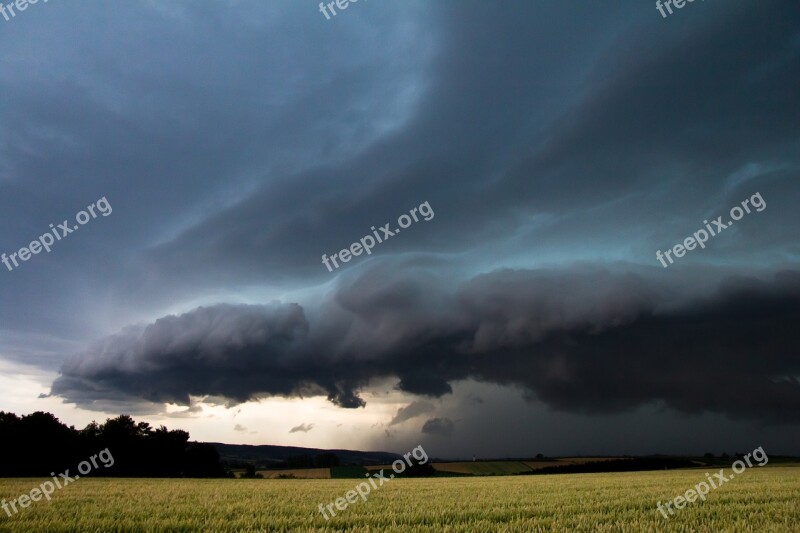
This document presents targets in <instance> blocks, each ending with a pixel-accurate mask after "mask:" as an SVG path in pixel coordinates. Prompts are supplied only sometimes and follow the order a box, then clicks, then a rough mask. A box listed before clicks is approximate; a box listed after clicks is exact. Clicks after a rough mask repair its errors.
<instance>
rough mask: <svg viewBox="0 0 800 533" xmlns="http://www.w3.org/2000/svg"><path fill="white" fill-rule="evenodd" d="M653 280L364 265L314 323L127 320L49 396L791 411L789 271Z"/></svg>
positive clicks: (253, 318) (795, 315)
mask: <svg viewBox="0 0 800 533" xmlns="http://www.w3.org/2000/svg"><path fill="white" fill-rule="evenodd" d="M655 287H660V288H655ZM664 287H665V285H664V284H663V280H662V283H658V284H657V283H654V282H652V281H648V279H647V278H646V277H644V276H643V275H640V274H634V273H612V272H609V271H607V270H602V269H595V270H580V269H571V270H570V269H567V270H560V271H555V270H537V271H531V270H524V271H521V270H514V271H512V270H502V271H497V272H494V273H491V274H485V275H482V276H479V277H476V278H474V279H471V280H468V281H467V282H466V283H464V284H462V285H460V286H458V287H450V286H448V285H447V284H445V283H440V282H438V281H436V280H433V279H428V278H425V277H424V276H413V277H412V275H408V276H405V277H404V276H402V275H396V276H395V277H386V272H384V271H380V270H377V269H373V270H369V271H367V272H366V273H364V274H363V275H361V276H359V277H357V278H354V279H353V280H351V281H350V282H348V283H343V284H342V285H341V286H340V287H339V289H338V290H337V291H336V292H335V294H334V296H333V297H332V298H331V299H330V300H327V301H326V302H324V303H323V304H321V307H320V309H319V310H318V311H319V312H317V313H314V316H319V317H320V318H319V319H318V320H317V321H316V322H315V323H314V324H311V323H310V322H309V320H308V319H307V318H306V313H305V312H304V310H303V309H302V308H301V307H300V306H299V305H297V304H279V305H271V306H233V305H219V306H214V307H203V308H199V309H196V310H194V311H191V312H189V313H186V314H184V315H181V316H169V317H165V318H162V319H159V320H157V321H156V322H155V323H153V324H151V325H149V326H146V327H138V328H130V329H128V330H125V331H123V332H122V333H119V334H117V335H113V336H110V337H108V338H106V339H104V340H102V341H100V342H98V343H96V344H95V345H93V346H91V347H90V348H89V349H88V350H87V351H85V352H84V353H82V354H80V355H78V356H76V357H74V358H72V359H70V360H69V361H68V362H67V363H65V364H64V366H63V368H62V370H61V374H62V375H61V376H60V377H59V378H58V379H57V380H56V381H55V382H54V383H53V387H52V393H53V394H54V395H58V396H62V397H64V398H66V399H67V400H68V401H73V402H76V403H81V404H88V403H90V402H91V401H92V400H108V399H114V398H117V397H133V398H140V399H145V400H149V401H153V402H173V403H182V404H188V403H189V401H190V397H191V396H206V395H211V396H221V397H224V398H226V399H228V401H229V402H231V403H239V402H245V401H248V400H251V399H255V398H259V397H264V396H271V395H279V396H286V397H307V396H310V395H320V394H321V395H327V397H328V399H329V400H331V401H332V402H333V403H335V404H337V405H339V406H341V407H347V408H353V407H360V406H363V405H364V400H363V399H362V398H361V397H360V396H359V391H360V390H361V389H363V388H364V387H366V386H368V384H369V382H370V381H371V380H373V379H376V378H386V377H395V378H397V379H398V387H399V388H400V389H402V390H404V391H406V392H409V393H414V394H418V395H422V396H428V397H438V396H441V395H443V394H446V393H448V392H450V391H451V388H450V384H451V383H452V382H454V381H457V380H464V379H476V380H479V381H485V382H491V383H497V384H501V385H507V386H516V387H519V388H521V389H522V390H523V391H525V393H526V394H527V395H529V396H530V397H531V398H536V399H538V400H541V401H543V402H545V403H546V404H548V405H549V406H551V407H552V408H554V409H559V410H565V411H571V412H621V411H626V410H630V409H633V408H635V407H637V406H640V405H644V404H647V403H651V402H656V401H660V402H664V403H665V404H666V405H667V406H669V407H672V408H674V409H677V410H679V411H684V412H691V413H698V412H703V411H713V412H719V413H726V414H728V415H730V416H732V417H738V418H758V419H770V420H772V421H778V422H780V421H789V420H791V421H797V420H800V383H799V382H798V376H800V361H798V360H797V358H796V353H795V350H796V347H797V346H798V345H800V342H799V341H800V333H798V331H797V328H796V327H795V324H796V323H797V320H798V319H799V318H800V273H798V272H787V273H783V274H779V275H777V276H776V277H775V278H774V279H772V280H770V281H759V280H756V279H745V278H739V279H731V280H728V281H725V282H722V283H720V284H719V287H718V289H717V290H715V291H713V292H710V293H709V294H708V295H707V296H704V297H703V298H699V296H698V297H692V296H691V295H684V296H685V298H686V300H685V302H686V303H685V304H681V303H680V302H681V301H682V300H681V298H680V297H678V296H676V295H675V294H673V293H671V292H670V291H669V290H667V289H665V288H664ZM676 302H678V303H676ZM398 416H400V413H398Z"/></svg>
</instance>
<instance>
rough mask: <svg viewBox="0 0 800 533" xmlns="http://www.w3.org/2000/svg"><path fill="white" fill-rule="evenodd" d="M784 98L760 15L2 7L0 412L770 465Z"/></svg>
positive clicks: (773, 40)
mask: <svg viewBox="0 0 800 533" xmlns="http://www.w3.org/2000/svg"><path fill="white" fill-rule="evenodd" d="M799 84H800V5H799V4H798V3H797V2H793V1H790V0H769V1H763V2H761V1H760V2H755V1H750V0H748V1H740V0H728V1H725V2H717V1H715V2H711V1H709V2H695V3H687V4H686V5H685V6H684V7H683V8H682V9H680V10H675V12H674V13H673V14H671V15H668V16H666V17H664V16H662V15H661V14H660V13H659V11H658V10H657V8H656V7H655V6H654V4H653V3H652V2H640V1H633V0H623V1H619V2H613V3H611V2H588V1H585V0H580V1H579V0H565V1H561V2H552V1H546V0H525V1H523V0H519V1H517V0H512V1H509V2H503V3H502V4H498V3H494V2H478V1H476V0H459V1H455V0H442V1H437V2H432V1H426V2H422V1H415V0H404V1H399V0H383V1H376V0H373V1H367V0H361V1H360V2H358V3H352V4H350V5H349V6H348V7H347V8H346V9H345V10H341V9H338V10H337V14H336V15H335V16H331V15H330V14H329V15H327V16H326V15H325V14H324V13H322V12H321V11H320V8H319V6H318V4H317V3H314V2H310V1H305V0H303V1H298V0H291V1H290V0H274V1H270V2H261V1H256V0H217V1H213V2H212V1H206V0H202V1H196V0H193V1H188V0H171V1H168V2H167V1H160V0H159V1H157V0H135V1H129V2H125V3H117V2H114V3H109V2H102V1H100V0H85V1H82V2H80V3H79V4H76V3H68V2H62V1H57V0H53V1H51V2H48V3H43V2H39V3H37V4H35V5H30V6H29V7H28V9H26V10H25V11H23V12H18V13H16V16H13V17H10V18H9V20H8V21H6V20H4V19H3V18H0V94H1V95H2V97H0V217H1V218H2V224H0V253H4V254H6V255H5V256H4V257H6V258H7V262H8V264H7V265H5V264H2V265H0V410H5V411H12V412H16V413H18V414H27V413H30V412H34V411H49V412H52V413H54V414H55V415H56V416H58V417H59V418H60V419H61V420H62V421H64V422H65V423H68V424H74V425H75V426H77V427H82V426H83V425H85V424H87V423H88V422H90V421H92V420H99V421H102V420H105V419H106V418H108V417H112V416H116V415H118V414H120V413H127V414H131V415H133V416H135V417H136V418H137V419H140V420H146V421H148V422H150V423H151V424H153V425H161V424H165V425H167V426H168V427H170V428H181V429H186V430H188V431H189V432H190V433H191V435H192V438H194V439H198V440H203V441H214V442H228V443H243V444H280V445H295V446H309V447H318V448H350V449H361V450H367V449H369V450H387V451H395V452H403V451H407V450H410V449H412V448H413V447H415V446H417V445H420V444H422V445H424V446H425V449H426V450H427V451H428V453H429V454H430V455H431V456H440V457H450V458H456V457H472V456H478V457H522V456H532V455H535V454H537V453H545V454H547V455H574V454H581V455H591V454H617V455H619V454H650V453H705V452H709V451H710V452H713V453H722V452H727V453H735V452H738V451H746V450H750V449H754V448H756V447H758V446H762V447H764V449H765V451H767V453H770V454H773V455H777V454H800V447H798V446H799V445H798V443H799V442H800V359H799V358H798V347H800V333H798V329H797V326H796V325H797V322H798V319H800V243H799V242H798V228H800V210H798V208H797V206H798V203H800V181H798V178H800V150H799V149H800V120H798V119H800V98H798V85H799ZM89 206H92V208H93V209H92V210H90V209H88V208H89ZM732 208H736V209H733V210H732ZM403 215H405V216H403ZM737 218H738V220H734V219H737ZM62 221H63V222H62ZM64 222H66V223H67V224H64V225H63V226H62V224H63V223H64ZM387 224H389V225H388V226H387ZM51 225H52V226H51ZM59 228H61V229H59ZM75 228H78V229H75ZM383 228H385V229H383ZM397 230H401V231H397ZM45 234H49V235H52V237H45ZM704 234H705V235H704ZM33 241H39V243H40V244H41V245H42V246H39V245H33V246H32V245H31V243H32V242H33ZM50 241H53V242H52V243H50ZM700 241H702V242H700ZM45 243H48V247H49V248H51V249H50V251H49V252H48V251H47V250H46V249H44V248H45V247H44V246H43V245H44V244H45ZM676 245H680V246H678V247H677V248H676ZM23 248H28V249H29V252H28V253H24V252H23V251H22V249H23ZM367 248H369V253H366V252H367V250H366V249H367ZM345 249H348V250H349V251H350V253H349V254H348V253H341V251H343V250H345ZM34 252H38V253H34ZM668 252H669V253H668ZM12 254H17V255H16V256H14V258H13V259H11V258H10V256H12ZM332 257H333V258H334V259H335V261H333V260H332V259H331V258H332ZM326 261H327V266H326ZM334 265H336V266H334ZM665 265H666V266H665Z"/></svg>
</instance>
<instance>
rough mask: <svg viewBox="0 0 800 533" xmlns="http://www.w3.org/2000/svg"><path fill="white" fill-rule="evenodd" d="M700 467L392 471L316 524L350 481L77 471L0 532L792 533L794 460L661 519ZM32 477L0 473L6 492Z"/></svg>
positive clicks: (799, 488)
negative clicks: (439, 473)
mask: <svg viewBox="0 0 800 533" xmlns="http://www.w3.org/2000/svg"><path fill="white" fill-rule="evenodd" d="M704 473H705V471H704V470H680V471H657V472H636V473H612V474H572V475H553V476H507V477H466V478H465V477H456V478H432V479H395V480H392V481H390V482H388V483H386V484H385V485H384V486H383V487H381V488H379V489H377V490H376V491H374V492H373V493H372V494H371V495H370V496H369V498H368V500H367V501H366V502H361V501H360V500H359V501H358V503H355V504H352V505H350V507H348V508H347V509H346V510H344V511H341V512H339V514H338V516H336V517H335V518H332V519H331V521H330V522H326V521H325V519H324V518H323V517H322V515H321V514H320V513H319V512H318V508H317V507H318V504H320V503H328V502H331V501H333V500H335V499H336V498H338V497H342V496H344V494H345V492H346V491H348V490H351V489H353V487H354V486H355V484H356V482H357V480H352V479H351V480H335V479H334V480H303V479H297V480H292V479H290V480H269V479H264V480H236V479H229V480H167V479H163V480H162V479H156V480H133V479H130V480H128V479H122V480H104V479H88V478H87V479H80V480H79V481H77V482H75V483H73V484H71V485H69V486H68V487H65V488H64V489H63V490H61V491H59V492H57V493H56V495H55V498H54V499H53V501H52V502H50V503H48V502H45V501H40V502H35V503H33V504H32V505H31V506H30V507H29V508H27V509H23V510H21V512H20V513H19V514H18V515H15V516H13V517H11V518H9V517H7V516H5V514H3V515H2V516H0V531H13V532H28V531H37V532H49V531H53V532H54V531H104V532H105V531H134V530H135V531H351V532H368V531H369V532H376V531H381V532H396V533H400V532H404V533H405V532H410V533H415V532H417V533H422V532H430V533H433V532H440V531H448V532H475V533H486V532H490V531H509V532H520V533H522V532H526V533H527V532H536V531H561V532H566V531H586V532H589V531H592V532H594V531H601V532H602V531H606V532H611V531H614V532H617V531H636V532H640V531H714V532H731V533H733V532H737V533H738V532H748V531H773V532H777V531H786V532H789V531H798V524H800V468H792V467H775V468H772V467H765V468H753V469H750V470H747V471H746V472H745V473H743V474H741V475H740V476H737V477H736V479H732V480H731V481H730V482H729V483H727V484H725V485H724V486H722V487H720V488H719V489H717V490H715V491H712V492H711V494H709V496H708V500H707V501H706V502H699V501H698V502H696V503H693V504H690V505H688V507H687V508H685V509H683V510H681V511H679V512H678V514H677V516H675V517H673V518H670V519H669V520H665V519H664V518H663V517H662V516H661V515H660V514H659V513H658V512H657V511H656V508H655V505H656V502H657V501H658V500H662V501H663V500H667V499H672V498H674V497H675V496H677V495H679V494H681V493H683V492H685V491H686V489H688V488H690V487H692V486H694V485H695V484H697V483H698V482H700V481H702V480H703V479H705V476H704ZM38 482H39V481H37V480H33V479H5V480H0V497H2V498H5V499H10V498H16V497H17V496H19V495H20V494H22V493H26V492H28V491H30V489H31V488H33V487H34V486H36V485H37V484H38Z"/></svg>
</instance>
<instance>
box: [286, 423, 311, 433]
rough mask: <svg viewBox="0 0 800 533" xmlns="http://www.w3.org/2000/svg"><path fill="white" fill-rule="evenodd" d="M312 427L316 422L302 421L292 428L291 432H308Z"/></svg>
mask: <svg viewBox="0 0 800 533" xmlns="http://www.w3.org/2000/svg"><path fill="white" fill-rule="evenodd" d="M312 429H314V424H306V423H302V424H300V425H299V426H295V427H293V428H292V429H290V430H289V433H298V432H302V433H308V432H309V431H311V430H312Z"/></svg>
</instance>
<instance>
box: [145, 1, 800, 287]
mask: <svg viewBox="0 0 800 533" xmlns="http://www.w3.org/2000/svg"><path fill="white" fill-rule="evenodd" d="M706 7H708V6H706ZM561 9H562V8H557V7H552V6H547V7H545V5H544V4H542V3H527V4H524V3H512V4H506V5H504V7H503V9H497V7H496V6H495V5H493V4H477V3H474V4H473V3H471V4H469V9H463V10H459V11H457V12H456V13H451V14H450V15H451V17H450V18H449V19H448V20H447V21H446V22H443V23H442V31H443V35H444V38H443V39H442V41H443V44H442V46H441V51H440V53H439V54H438V56H437V57H436V58H435V59H434V60H433V64H434V65H435V66H436V67H438V68H435V69H432V70H431V72H430V78H429V79H428V80H426V84H427V86H428V87H429V88H428V89H427V90H426V91H425V93H424V98H423V99H422V101H421V102H420V104H419V106H418V107H417V108H416V110H417V113H416V114H415V115H414V116H413V118H412V119H411V120H409V122H408V123H407V124H406V125H404V127H403V128H402V129H401V130H400V131H398V132H397V134H395V135H393V136H391V137H389V138H388V139H386V140H385V141H383V142H380V143H376V144H375V145H374V146H371V147H369V149H368V150H366V151H365V152H363V153H360V154H358V155H357V156H356V157H353V158H350V159H348V160H347V161H345V162H344V163H342V164H339V165H333V166H328V167H324V168H323V169H318V170H315V171H314V172H310V173H300V174H297V175H295V176H294V177H293V179H292V180H291V181H287V182H285V183H282V184H280V185H279V186H278V187H277V188H276V186H275V185H274V184H272V185H270V186H269V187H268V188H265V189H264V190H262V191H257V192H255V193H254V194H253V195H252V196H250V197H249V198H248V199H247V200H246V201H245V202H242V203H241V204H238V205H236V206H234V207H232V208H231V209H229V210H228V211H226V212H223V213H221V214H220V215H219V216H218V217H216V218H214V219H211V220H208V221H206V222H204V223H201V224H199V225H198V226H196V227H195V228H192V229H191V230H189V231H187V232H186V233H185V234H182V235H180V236H178V237H177V238H176V239H175V240H174V241H171V242H169V243H168V244H165V245H163V246H161V247H159V248H157V249H153V250H151V252H150V253H149V254H148V261H149V263H148V264H149V265H150V268H155V269H157V270H163V271H167V272H184V271H186V270H187V269H188V268H190V269H191V270H192V272H194V273H196V274H198V275H202V276H206V277H208V276H209V275H210V274H211V273H213V272H220V271H221V270H222V268H221V267H222V265H225V272H226V273H225V274H224V275H226V276H242V275H248V276H249V275H255V276H256V279H264V280H271V281H274V280H276V279H279V278H281V279H285V278H295V277H297V276H302V277H305V278H306V279H310V278H315V277H319V278H323V277H324V276H326V275H327V272H325V270H324V269H322V268H321V267H320V263H319V259H318V258H319V256H320V255H321V254H322V253H326V252H327V253H332V252H335V251H338V250H339V249H341V248H343V247H345V246H347V245H348V244H349V243H350V242H352V241H353V240H354V239H357V238H358V237H359V236H361V235H363V234H364V233H365V231H366V230H367V228H368V227H369V226H370V225H373V224H379V223H383V222H385V221H390V220H392V219H393V218H394V217H396V216H397V215H398V214H399V213H401V212H403V211H405V210H407V209H408V208H410V207H413V206H415V205H417V204H418V203H419V202H421V201H424V200H429V201H430V202H431V204H432V205H433V206H434V208H436V209H437V210H438V211H437V213H440V215H439V216H438V217H437V222H436V225H435V227H434V226H431V227H430V228H427V227H426V228H425V229H424V231H422V230H421V229H420V231H417V232H416V233H415V235H414V238H413V239H397V240H395V241H393V242H392V243H391V244H390V245H387V246H385V247H384V248H383V249H382V250H379V251H378V253H390V252H400V251H406V250H409V249H413V250H416V251H420V250H422V251H428V252H443V251H458V252H469V251H474V250H479V249H481V248H484V247H486V246H487V244H488V243H492V242H495V240H499V241H500V242H499V243H498V244H497V246H498V247H499V249H500V251H501V253H510V252H511V250H512V249H513V244H512V242H513V239H512V238H511V237H510V235H511V234H512V233H514V231H515V230H520V231H521V234H522V235H526V233H527V239H526V241H527V242H528V243H530V248H531V250H532V252H533V251H535V250H536V249H537V248H538V249H548V248H551V247H552V248H554V249H555V251H554V252H553V253H556V254H557V253H559V252H561V253H562V255H563V254H564V253H568V254H574V252H573V250H574V249H575V248H578V247H582V249H583V250H584V255H586V256H596V255H597V254H602V253H603V251H602V245H603V244H607V245H608V247H609V248H610V247H612V246H618V240H617V239H616V238H615V235H616V234H618V233H619V232H620V230H621V229H622V230H624V231H625V233H626V238H627V239H628V240H629V242H630V246H629V247H628V248H629V249H630V248H635V249H636V251H637V252H638V253H640V254H641V255H640V256H637V257H636V258H635V260H637V261H641V262H643V261H647V260H650V258H651V257H652V256H653V254H654V251H655V248H657V247H658V246H661V245H663V246H667V245H669V244H672V243H673V242H672V241H674V240H675V239H677V238H679V237H683V235H684V234H685V232H686V231H688V230H687V226H686V225H687V221H691V224H692V225H694V224H697V223H698V222H700V221H701V220H703V218H704V217H705V216H708V215H710V212H709V211H711V210H714V209H717V210H719V209H725V208H727V207H728V206H729V205H734V204H735V203H738V202H739V201H741V199H742V198H744V197H749V196H750V195H751V194H752V193H754V192H755V191H756V190H761V191H762V193H763V194H764V196H765V197H770V198H773V199H774V201H775V202H776V203H775V207H776V209H775V210H773V211H771V212H770V218H769V220H768V221H757V222H754V223H753V224H751V225H750V226H746V227H743V228H742V229H741V230H737V231H740V235H741V238H739V239H737V240H736V241H734V242H729V243H723V244H721V245H720V246H719V247H718V250H717V254H718V258H719V259H726V258H730V259H735V258H742V257H743V256H744V257H749V255H747V251H748V247H749V246H751V245H752V244H754V243H758V244H760V247H761V248H762V249H763V250H764V251H765V252H766V251H769V252H770V253H776V252H780V253H783V252H784V251H785V246H786V245H787V243H788V242H790V241H791V240H792V236H791V229H790V228H793V227H797V224H798V223H800V215H798V212H797V210H796V209H792V208H791V206H792V205H793V204H794V203H796V202H797V201H798V200H800V186H798V185H797V184H798V183H800V182H798V180H797V168H798V165H800V161H798V157H797V153H798V148H800V128H798V127H797V121H796V119H795V117H796V116H800V103H799V101H798V99H797V98H796V96H795V92H796V91H795V84H793V83H792V82H791V81H790V80H794V79H798V77H800V51H798V48H797V44H796V43H797V39H798V31H797V28H798V27H800V7H798V6H797V4H796V3H792V2H781V1H778V2H768V3H761V4H753V3H751V2H747V3H745V2H733V3H731V4H730V5H729V4H725V5H724V6H723V5H718V6H715V9H714V11H713V13H712V12H711V9H710V8H709V9H706V8H704V9H703V10H702V11H701V10H696V13H693V16H692V17H691V18H684V19H683V21H682V22H681V21H670V24H665V23H664V21H661V20H658V19H656V20H655V21H654V20H653V19H652V14H653V13H649V12H648V13H647V14H648V15H649V17H647V18H644V17H643V18H642V20H639V18H638V16H639V11H638V10H635V9H633V8H632V7H631V6H630V5H628V6H622V5H620V4H615V5H614V6H611V5H608V4H606V5H602V6H600V5H597V6H594V7H589V6H587V5H582V6H581V8H580V9H578V10H577V11H575V6H569V9H570V12H571V13H573V14H574V13H580V16H575V17H573V16H570V17H566V16H564V14H563V13H562V12H561ZM563 9H567V8H563ZM653 11H654V12H655V10H653ZM623 12H624V13H626V14H627V15H629V17H631V18H630V19H627V20H630V22H627V23H626V24H623V23H621V22H616V25H615V23H614V21H611V20H608V19H609V18H611V17H612V16H613V15H620V20H626V19H625V17H623V16H621V15H622V13H623ZM656 16H658V15H657V13H656ZM487 20H492V21H493V23H492V24H488V23H487ZM554 20H558V26H555V27H550V28H540V29H539V31H536V32H534V31H530V28H529V26H528V25H529V24H530V23H531V21H533V22H532V23H533V24H542V25H544V23H545V21H550V22H553V21H554ZM587 20H593V21H594V22H595V25H591V24H587ZM601 21H602V22H604V23H605V24H606V25H605V26H603V27H604V28H607V29H609V28H615V29H618V28H619V29H620V31H621V28H623V27H624V29H625V34H624V37H620V36H616V38H615V39H613V40H612V42H611V43H610V44H607V46H608V49H606V50H604V53H603V54H598V51H597V49H596V48H597V45H598V42H603V43H606V42H607V41H606V40H603V39H601V38H600V37H599V36H597V35H595V32H597V31H598V27H600V26H598V24H600V22H601ZM654 22H655V24H654ZM673 22H674V23H673ZM566 30H568V31H566ZM565 31H566V33H568V34H570V35H571V36H570V38H569V43H567V42H566V41H563V40H562V39H561V38H560V37H559V35H558V33H559V32H562V33H564V32H565ZM609 32H610V33H612V34H613V33H614V32H613V30H609ZM575 33H582V35H581V37H576V36H575V35H574V34H575ZM586 35H591V36H594V37H597V39H595V40H590V39H587V38H582V37H585V36H586ZM598 39H599V41H598ZM522 51H528V53H522ZM579 52H582V53H584V54H585V55H589V56H590V57H592V58H594V59H596V63H594V64H591V65H588V64H585V63H582V62H580V60H579V59H580V58H579V57H574V56H575V55H576V54H578V53H579ZM595 55H597V57H595ZM573 57H574V59H575V60H576V61H575V63H570V59H572V58H573ZM556 65H557V66H556ZM545 73H547V74H545ZM577 80H581V82H582V83H587V84H590V85H589V86H590V87H591V90H586V91H575V92H574V93H571V92H566V93H565V92H564V91H562V90H561V89H562V84H566V83H569V82H572V83H577ZM487 102H491V105H487ZM534 102H548V103H550V104H552V105H534ZM522 139H526V140H525V141H522ZM511 146H514V147H515V148H514V149H513V150H512V149H511ZM749 166H752V167H753V170H751V171H750V173H749V175H748V178H747V179H745V180H736V179H734V178H735V176H736V175H737V173H741V172H743V170H744V169H747V168H748V167H749ZM310 190H313V191H315V193H314V194H313V195H312V194H309V192H308V191H310ZM354 191H356V192H354ZM587 209H588V210H587ZM534 215H538V216H540V217H541V216H542V215H549V216H551V217H552V218H551V219H548V220H547V221H543V220H540V222H538V223H534V222H532V221H531V220H530V217H532V216H534ZM689 227H691V226H689ZM265 228H268V229H265ZM765 233H768V234H769V235H770V236H771V238H770V240H769V242H767V240H765V239H764V234H765ZM654 243H657V245H655V244H654ZM662 243H663V244H662ZM274 250H281V253H280V254H275V253H273V252H274ZM220 251H224V253H219V252H220ZM476 255H477V254H476ZM577 255H580V254H577ZM628 255H630V252H629V251H628ZM231 258H234V259H235V261H234V262H235V264H236V265H237V267H236V268H237V269H241V268H245V267H246V266H247V265H249V266H247V267H246V268H247V273H245V272H243V271H242V270H231V269H230V268H228V264H229V261H230V259H231ZM221 275H223V274H221ZM323 279H324V278H323Z"/></svg>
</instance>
